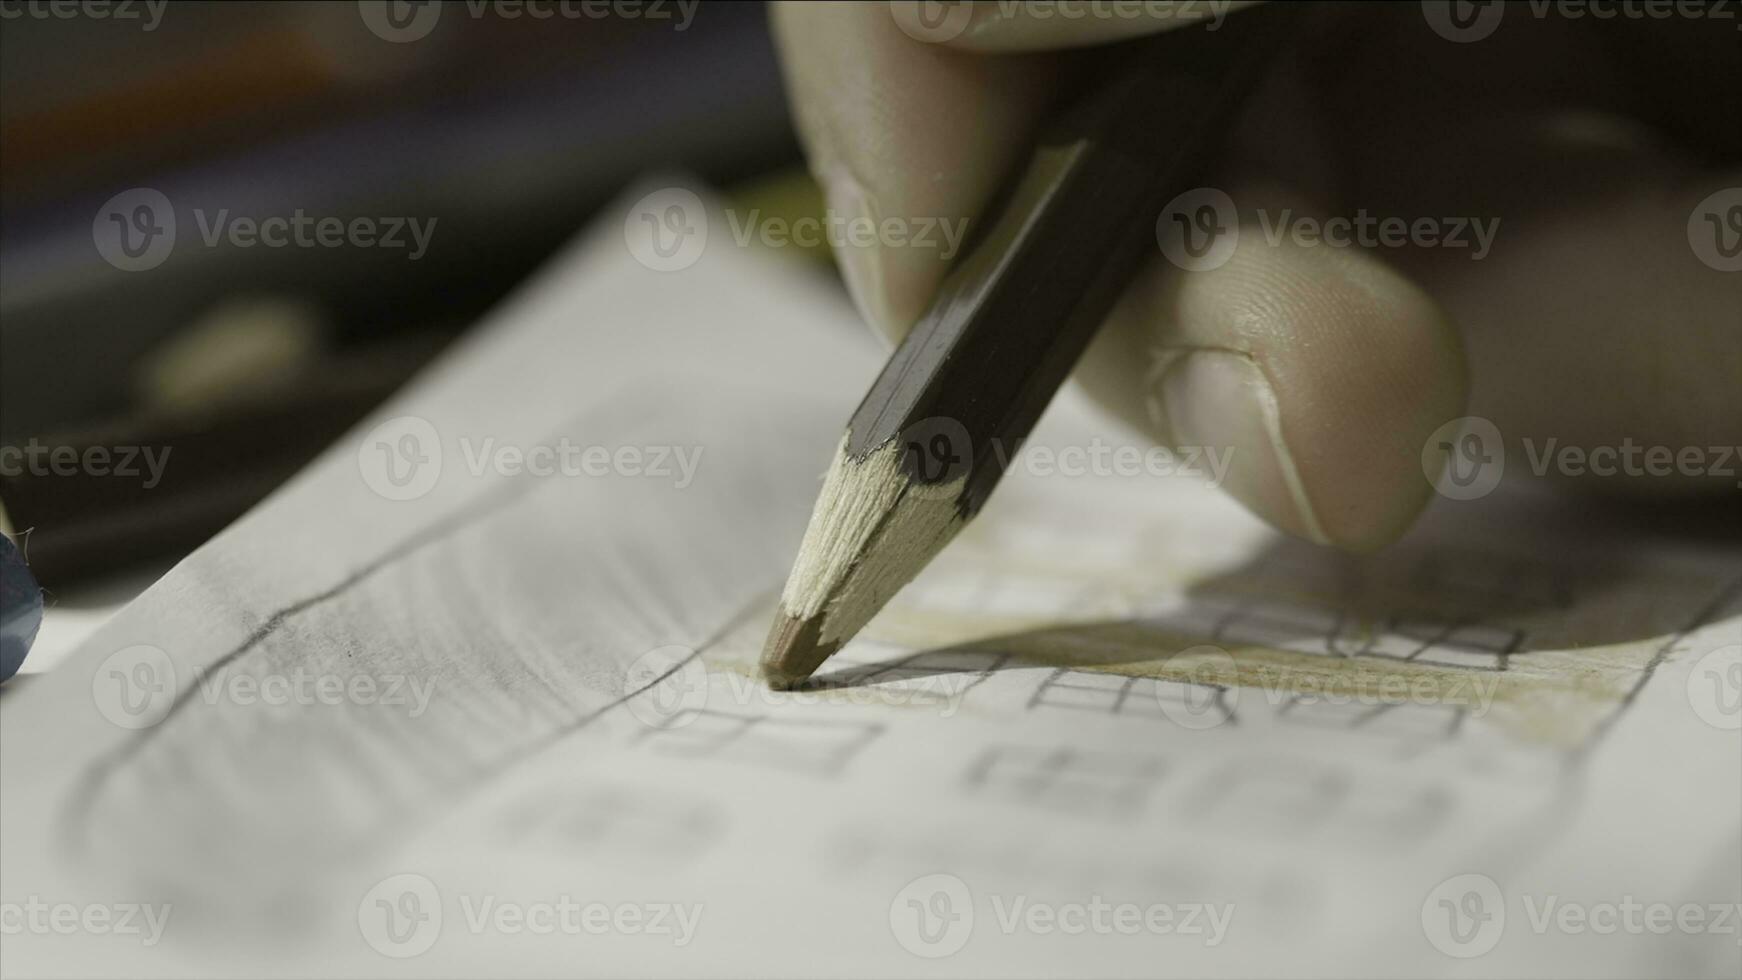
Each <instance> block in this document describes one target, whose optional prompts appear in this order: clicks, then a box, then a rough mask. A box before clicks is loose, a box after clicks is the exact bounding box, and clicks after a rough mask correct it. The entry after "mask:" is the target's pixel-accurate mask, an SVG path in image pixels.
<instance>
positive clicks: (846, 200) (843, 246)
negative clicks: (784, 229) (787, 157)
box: [823, 173, 900, 340]
mask: <svg viewBox="0 0 1742 980" xmlns="http://www.w3.org/2000/svg"><path fill="white" fill-rule="evenodd" d="M823 193H824V195H825V197H826V199H827V205H828V209H829V217H831V218H832V219H834V222H836V223H838V227H843V228H845V227H849V226H851V224H853V223H860V224H862V223H864V222H870V226H871V227H873V228H875V227H876V226H877V211H876V209H875V208H874V207H873V206H872V203H871V198H870V196H869V195H868V194H866V193H865V188H864V187H863V186H861V185H860V183H859V182H858V181H857V180H856V179H854V178H853V177H852V176H851V175H850V174H845V173H835V174H832V175H829V176H827V177H825V178H824V182H823ZM843 238H845V239H847V240H844V241H839V242H836V243H835V263H836V264H837V265H838V266H840V269H841V279H842V280H844V281H845V282H846V284H847V295H849V296H851V297H852V298H853V305H854V306H856V307H858V309H859V315H860V316H862V317H864V318H865V322H867V323H869V324H870V325H871V327H872V329H874V330H876V331H877V332H878V333H880V334H882V335H883V336H885V337H888V338H890V339H891V340H893V339H895V338H896V337H897V336H898V335H899V332H900V326H899V325H897V324H896V323H895V322H894V318H893V317H892V316H891V315H890V311H889V288H888V287H889V284H888V280H887V277H886V270H885V269H884V266H883V258H884V257H883V249H881V248H880V247H878V245H877V244H876V243H875V242H873V243H870V244H854V243H853V242H852V241H851V240H850V239H851V236H850V235H846V236H843Z"/></svg>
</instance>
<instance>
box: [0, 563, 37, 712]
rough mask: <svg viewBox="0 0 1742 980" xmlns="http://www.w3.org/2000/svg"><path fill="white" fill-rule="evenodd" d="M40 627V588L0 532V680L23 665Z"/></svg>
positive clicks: (4, 680)
mask: <svg viewBox="0 0 1742 980" xmlns="http://www.w3.org/2000/svg"><path fill="white" fill-rule="evenodd" d="M41 627H42V589H40V588H38V587H37V585H36V576H34V575H32V574H30V568H29V567H28V566H26V565H25V564H24V556H23V555H21V554H19V553H18V549H17V547H15V546H14V545H13V544H12V539H11V538H9V537H7V536H6V535H4V534H0V683H5V682H6V681H7V680H8V679H9V678H11V676H12V675H13V674H16V673H18V668H19V667H21V666H23V665H24V655H25V654H27V653H29V652H30V645H31V644H32V643H34V642H36V631H37V630H38V629H40V628H41Z"/></svg>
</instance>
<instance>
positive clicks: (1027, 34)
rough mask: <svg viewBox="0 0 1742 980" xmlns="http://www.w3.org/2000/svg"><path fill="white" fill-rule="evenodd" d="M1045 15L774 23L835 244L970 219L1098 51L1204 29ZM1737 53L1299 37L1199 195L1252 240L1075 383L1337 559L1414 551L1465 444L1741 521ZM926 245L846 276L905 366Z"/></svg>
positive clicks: (1171, 279) (868, 260) (938, 256)
mask: <svg viewBox="0 0 1742 980" xmlns="http://www.w3.org/2000/svg"><path fill="white" fill-rule="evenodd" d="M1058 6H1062V5H1044V9H1043V5H1036V4H1020V3H1019V4H1008V3H985V4H977V5H974V6H973V7H972V9H971V10H969V11H968V12H967V13H966V14H965V15H961V14H958V15H957V18H958V19H956V20H954V21H946V23H945V24H944V26H943V27H942V28H940V30H939V31H937V32H932V33H928V32H927V31H925V30H914V29H913V24H912V22H911V21H903V20H902V13H903V11H902V10H901V8H900V5H890V4H884V3H848V4H835V3H808V2H803V3H783V4H778V5H776V7H775V9H774V12H773V15H772V16H773V22H774V29H775V35H776V38H777V42H778V44H779V47H780V51H781V54H782V58H783V62H784V68H785V71H786V76H787V82H788V87H789V90H790V93H791V99H792V102H793V105H794V109H795V112H796V114H797V118H798V123H799V129H800V132H801V135H802V137H803V139H804V143H805V147H806V150H807V154H808V156H809V159H810V165H811V169H812V171H813V172H814V173H815V175H816V177H817V178H818V180H819V182H820V183H821V184H822V186H823V188H824V190H825V192H826V194H827V199H828V206H829V208H830V211H831V216H832V217H834V218H836V219H837V220H841V219H852V218H855V217H858V216H860V215H866V216H869V217H871V218H872V219H874V220H876V221H878V222H888V221H890V220H891V219H895V220H897V221H902V222H908V223H910V226H911V227H914V228H917V227H919V223H920V222H922V221H936V220H938V219H943V220H960V219H963V218H966V219H968V220H969V221H970V222H972V221H974V220H976V219H977V218H978V217H979V216H980V214H981V210H982V209H983V208H984V207H985V206H986V202H987V200H988V198H989V197H990V196H991V195H992V193H993V192H994V190H995V189H996V188H997V186H998V184H999V182H1000V181H1001V179H1002V178H1003V177H1004V175H1005V174H1006V173H1007V172H1009V171H1010V170H1011V169H1012V168H1013V167H1014V166H1016V165H1018V164H1019V163H1020V161H1021V159H1022V158H1023V156H1024V155H1025V153H1026V151H1027V149H1028V147H1029V144H1030V140H1031V138H1032V130H1033V127H1034V126H1035V124H1036V123H1037V121H1038V120H1039V119H1041V117H1043V116H1044V114H1045V113H1046V111H1047V110H1048V108H1049V94H1050V93H1051V92H1052V91H1054V89H1055V87H1056V83H1057V81H1058V80H1059V79H1060V78H1061V77H1062V76H1064V75H1065V74H1066V73H1068V72H1071V71H1073V70H1078V69H1079V68H1080V67H1081V66H1082V65H1084V64H1085V63H1093V62H1094V61H1095V58H1096V52H1095V51H1094V50H1093V46H1094V45H1096V44H1101V43H1105V42H1110V41H1116V40H1122V39H1125V38H1127V37H1131V36H1135V35H1137V34H1142V33H1149V32H1153V31H1159V30H1165V29H1168V28H1171V27H1177V26H1180V25H1181V24H1182V23H1186V22H1189V19H1188V18H1186V17H1182V16H1179V15H1181V14H1198V15H1202V17H1208V16H1211V15H1212V13H1213V12H1212V9H1211V8H1212V6H1214V5H1210V4H1179V5H1175V6H1174V7H1173V8H1172V9H1173V11H1174V12H1175V16H1173V17H1172V18H1157V17H1155V16H1138V17H1129V16H1127V17H1117V16H1084V17H1079V18H1071V19H1067V18H1063V17H1060V16H1059V15H1058V13H1057V9H1058ZM1097 7H1098V8H1099V9H1100V10H1101V11H1102V12H1103V13H1105V12H1106V11H1110V10H1113V9H1114V8H1113V7H1112V6H1111V5H1106V4H1101V5H1091V6H1090V7H1089V8H1088V9H1090V11H1091V13H1092V12H1093V10H1094V9H1095V8H1097ZM1079 9H1083V8H1081V7H1079ZM1158 9H1161V8H1158ZM1046 11H1051V12H1052V14H1051V16H1044V14H1045V12H1046ZM1222 13H1225V12H1222ZM1226 16H1233V17H1239V16H1243V15H1242V14H1241V13H1239V12H1233V13H1231V14H1226ZM1202 17H1200V18H1199V19H1202ZM904 26H905V27H907V28H908V30H904ZM1735 27H1736V25H1735V24H1734V23H1724V22H1712V23H1707V24H1697V23H1669V24H1665V23H1661V22H1652V23H1635V22H1625V21H1611V22H1602V23H1599V22H1596V21H1590V20H1585V21H1573V20H1567V19H1565V18H1563V17H1560V16H1559V15H1557V14H1554V13H1552V12H1551V13H1550V14H1549V15H1548V16H1547V17H1537V16H1534V15H1533V14H1532V13H1531V10H1530V8H1526V7H1523V6H1519V5H1509V6H1508V8H1507V11H1506V13H1505V22H1504V23H1502V24H1500V25H1499V26H1498V28H1497V29H1494V30H1493V32H1492V34H1491V35H1490V36H1488V37H1485V38H1482V39H1481V40H1479V41H1475V42H1473V43H1456V42H1455V41H1453V40H1450V39H1448V38H1447V37H1446V36H1443V34H1439V33H1436V29H1435V25H1433V24H1432V23H1430V21H1429V18H1428V17H1427V16H1425V14H1424V9H1423V8H1422V7H1421V6H1419V5H1416V4H1406V5H1381V4H1354V5H1349V7H1347V8H1336V7H1333V8H1331V9H1321V10H1317V11H1315V13H1314V16H1313V17H1312V18H1311V19H1310V20H1309V21H1308V22H1307V23H1306V24H1305V25H1304V26H1303V28H1302V32H1303V36H1302V37H1300V38H1299V39H1297V42H1296V45H1295V49H1294V51H1293V52H1292V55H1291V57H1289V58H1288V59H1286V63H1285V64H1281V65H1278V66H1276V68H1275V69H1274V71H1273V72H1272V74H1271V76H1270V77H1269V78H1268V79H1267V80H1266V81H1265V83H1264V84H1263V86H1262V87H1261V90H1260V91H1259V92H1258V93H1257V94H1256V95H1255V96H1254V98H1253V99H1252V100H1251V103H1250V104H1249V106H1248V109H1247V110H1246V111H1245V113H1244V114H1243V116H1242V119H1241V120H1240V123H1239V126H1238V127H1237V129H1236V132H1235V137H1234V140H1233V146H1234V150H1233V153H1232V158H1231V159H1230V160H1227V161H1225V163H1224V166H1223V168H1222V169H1221V170H1220V171H1219V172H1218V173H1217V174H1216V176H1215V177H1214V178H1213V179H1212V181H1211V183H1212V184H1213V185H1214V187H1215V188H1216V189H1217V190H1219V191H1220V192H1222V193H1224V194H1225V195H1226V199H1225V200H1226V202H1227V203H1229V204H1231V205H1232V207H1233V210H1234V211H1235V212H1236V213H1237V216H1238V217H1237V224H1238V228H1239V233H1238V237H1237V242H1236V243H1235V244H1234V245H1233V247H1232V249H1231V251H1225V254H1223V255H1214V254H1213V255H1212V259H1219V260H1221V261H1220V262H1219V264H1214V267H1213V268H1209V267H1204V265H1205V263H1194V261H1193V260H1192V259H1191V257H1190V256H1189V255H1174V256H1171V257H1170V255H1169V254H1167V253H1166V252H1164V251H1163V249H1162V248H1160V247H1158V248H1157V250H1156V254H1155V256H1154V258H1153V259H1152V260H1151V261H1150V262H1149V264H1148V267H1147V268H1146V269H1145V270H1144V271H1143V272H1142V273H1141V274H1140V275H1139V276H1138V277H1137V279H1136V281H1135V282H1134V283H1133V284H1132V286H1131V288H1130V289H1129V291H1128V292H1127V294H1126V295H1125V297H1124V299H1123V301H1122V302H1121V304H1120V306H1119V308H1118V309H1117V310H1116V311H1115V313H1114V314H1113V316H1112V322H1111V323H1109V324H1108V326H1107V328H1106V329H1104V330H1103V331H1102V333H1101V335H1100V336H1099V337H1098V338H1097V339H1096V341H1095V344H1094V345H1093V347H1092V348H1091V349H1090V351H1089V353H1088V354H1087V355H1086V356H1085V359H1084V362H1083V365H1082V366H1081V368H1080V369H1079V372H1078V377H1079V379H1080V380H1081V381H1083V382H1084V384H1085V385H1086V387H1087V390H1088V391H1089V392H1090V394H1091V395H1093V396H1094V397H1095V398H1096V399H1097V400H1098V401H1099V402H1100V403H1101V404H1103V405H1104V406H1105V407H1107V408H1108V409H1110V410H1111V411H1113V412H1114V413H1116V414H1117V415H1119V416H1121V417H1123V418H1124V419H1126V420H1128V421H1129V422H1131V423H1132V424H1133V425H1135V426H1136V427H1138V428H1139V429H1140V430H1141V431H1143V432H1144V433H1145V434H1147V435H1148V436H1149V437H1151V438H1154V439H1156V440H1158V441H1160V442H1162V443H1164V444H1167V445H1171V446H1204V447H1216V448H1217V449H1218V450H1220V449H1222V448H1231V449H1232V451H1233V454H1232V463H1231V466H1230V469H1229V473H1228V476H1227V479H1226V482H1225V484H1224V485H1225V487H1226V489H1227V490H1228V491H1229V492H1230V493H1232V494H1233V495H1234V496H1235V497H1237V498H1238V499H1239V500H1240V501H1241V502H1242V503H1244V504H1245V505H1246V506H1247V507H1249V508H1250V509H1252V510H1253V511H1254V512H1256V513H1257V514H1259V515H1260V516H1262V517H1263V518H1265V519H1266V520H1268V521H1270V522H1271V523H1272V524H1274V525H1276V526H1277V527H1279V528H1282V529H1283V530H1286V531H1289V532H1291V533H1294V534H1297V535H1301V536H1303V537H1307V538H1310V539H1313V540H1316V541H1320V542H1325V543H1331V544H1336V545H1340V546H1343V547H1347V548H1352V549H1369V548H1374V547H1378V546H1381V545H1383V544H1386V543H1388V542H1389V541H1391V540H1393V539H1394V538H1396V537H1397V536H1398V535H1399V534H1401V533H1402V532H1403V531H1404V530H1405V529H1407V527H1408V526H1409V524H1410V523H1411V522H1412V521H1413V520H1414V518H1415V516H1416V514H1417V513H1418V512H1419V511H1420V510H1421V508H1422V507H1423V505H1424V504H1425V503H1426V502H1427V500H1428V499H1429V498H1430V497H1431V496H1432V493H1433V489H1432V485H1431V484H1430V483H1429V482H1428V479H1427V478H1426V477H1425V476H1424V472H1423V462H1422V455H1423V449H1424V447H1425V446H1426V445H1427V444H1428V443H1429V440H1430V437H1434V435H1435V433H1436V430H1439V429H1440V428H1441V426H1442V425H1443V424H1444V423H1447V422H1449V421H1450V420H1453V419H1456V418H1458V417H1460V416H1462V415H1465V414H1472V415H1477V416H1481V417H1483V418H1485V419H1487V420H1489V421H1491V422H1492V423H1493V424H1494V426H1495V427H1496V428H1497V430H1498V432H1500V433H1501V434H1502V435H1503V437H1504V439H1505V443H1506V458H1507V460H1508V466H1507V469H1508V475H1509V476H1511V475H1514V474H1522V475H1523V476H1524V477H1525V478H1526V479H1538V478H1541V479H1559V478H1562V477H1569V478H1576V479H1577V480H1578V481H1579V482H1580V483H1581V485H1586V486H1589V485H1599V486H1602V487H1603V488H1605V489H1611V488H1613V489H1621V490H1631V491H1641V492H1644V493H1647V494H1682V493H1687V492H1715V493H1730V494H1737V493H1738V490H1737V487H1738V481H1742V460H1737V459H1735V458H1733V457H1732V458H1728V459H1726V458H1724V456H1725V454H1722V453H1719V452H1717V450H1718V449H1719V448H1720V447H1735V446H1736V445H1737V444H1738V443H1739V442H1742V273H1738V272H1736V271H1723V269H1724V268H1734V267H1735V262H1734V261H1731V260H1728V259H1726V258H1725V256H1726V254H1727V253H1728V251H1729V249H1731V248H1737V249H1742V170H1738V168H1737V166H1736V161H1737V159H1738V158H1739V156H1742V154H1739V153H1738V148H1737V146H1736V145H1735V144H1736V142H1737V140H1738V138H1739V133H1738V131H1736V129H1735V126H1736V120H1737V119H1738V118H1742V105H1738V104H1737V103H1738V99H1737V93H1738V92H1742V78H1738V77H1736V73H1737V71H1738V68H1739V66H1742V58H1737V57H1736V52H1737V50H1738V48H1739V47H1742V39H1739V35H1737V34H1736V33H1735ZM939 34H949V35H951V36H949V37H946V38H943V39H941V40H924V39H921V38H930V37H937V36H938V35H939ZM913 35H919V36H918V37H916V36H913ZM1726 102H1727V103H1728V104H1724V103H1726ZM1713 161H1723V162H1724V165H1716V164H1714V162H1713ZM1726 189H1728V190H1726ZM1714 194H1717V195H1719V196H1718V197H1717V198H1716V199H1715V200H1711V198H1712V195H1714ZM1726 194H1727V195H1728V196H1725V195H1726ZM1217 200H1221V199H1217ZM1702 202H1705V203H1704V205H1702ZM1702 206H1704V207H1705V209H1706V210H1707V211H1709V212H1710V213H1711V215H1712V218H1711V220H1710V222H1709V224H1710V225H1711V228H1710V230H1709V232H1710V234H1712V235H1714V236H1716V237H1714V238H1713V239H1711V240H1709V241H1708V242H1707V243H1705V246H1704V249H1705V250H1704V251H1703V252H1702V251H1701V250H1700V248H1699V247H1697V246H1696V244H1695V243H1696V238H1697V234H1703V233H1706V228H1705V226H1704V225H1702V224H1701V222H1700V221H1699V217H1698V214H1697V212H1698V211H1699V210H1700V209H1701V208H1702ZM1229 217H1230V220H1229V222H1228V224H1229V225H1233V224H1235V221H1234V220H1232V219H1233V217H1234V216H1233V215H1230V216H1229ZM1336 217H1342V218H1344V219H1349V221H1347V222H1346V223H1342V224H1338V223H1331V224H1326V223H1324V222H1326V219H1331V218H1336ZM1354 219H1361V220H1363V221H1365V222H1366V231H1365V232H1362V231H1361V226H1360V225H1358V224H1355V223H1354ZM1726 219H1732V220H1733V221H1734V222H1735V224H1736V227H1734V228H1731V227H1730V226H1729V225H1728V224H1726ZM1381 221H1385V222H1386V224H1384V225H1381V224H1379V222H1381ZM1382 235H1383V236H1384V237H1381V236H1382ZM1725 236H1728V237H1727V238H1726V237H1725ZM925 237H926V240H927V241H929V242H932V243H933V244H932V246H930V247H921V246H919V245H917V244H905V245H897V244H894V243H893V240H888V242H887V243H885V244H870V245H846V246H844V247H841V248H840V249H839V251H838V261H839V263H840V265H841V269H842V273H843V277H844V278H845V280H846V282H847V285H848V288H849V291H850V292H851V293H852V295H853V299H854V301H855V303H856V304H857V305H858V308H859V310H860V311H861V312H862V313H863V315H864V316H865V318H866V319H867V320H868V321H870V323H871V324H872V325H873V326H874V327H875V328H876V329H878V330H879V331H880V332H882V333H883V334H884V335H886V336H887V337H889V338H891V339H892V340H895V339H899V338H900V337H901V336H902V335H903V334H904V333H905V332H906V331H907V330H908V329H910V328H911V327H912V325H913V323H914V321H915V320H916V319H917V318H918V317H919V316H920V314H921V313H922V312H923V311H924V310H925V308H926V306H927V304H928V303H929V302H930V300H931V297H932V294H933V293H934V291H935V290H936V288H937V285H938V282H939V280H940V279H941V278H942V277H943V275H944V273H945V272H946V271H947V269H948V267H949V264H950V262H949V260H950V259H951V258H953V256H950V255H948V254H946V252H947V249H945V248H939V247H936V246H938V245H942V244H943V239H942V236H925ZM1230 237H1232V236H1230ZM1350 239H1354V240H1353V241H1351V240H1350ZM1713 245H1718V246H1721V248H1720V249H1717V250H1714V248H1713ZM1175 259H1181V260H1182V261H1180V262H1176V261H1175ZM1726 263H1728V264H1726ZM1212 264H1213V263H1212ZM1182 265H1185V266H1188V267H1191V268H1190V269H1189V270H1188V268H1182V267H1181V266H1182ZM1466 406H1467V407H1466ZM1629 446H1631V447H1633V449H1632V459H1633V460H1634V463H1633V464H1632V465H1629V464H1628V463H1627V462H1626V460H1627V458H1628V456H1627V454H1628V453H1629V449H1628V447H1629ZM1653 447H1665V448H1664V449H1663V452H1667V453H1670V454H1672V455H1673V454H1676V453H1680V456H1679V457H1675V459H1676V461H1675V462H1674V463H1673V464H1671V466H1670V468H1669V471H1668V472H1665V471H1664V470H1663V468H1662V467H1659V466H1653V467H1652V468H1651V469H1650V470H1647V469H1645V462H1646V460H1647V458H1648V457H1647V456H1646V455H1645V454H1646V453H1647V452H1649V451H1652V449H1653ZM1569 448H1574V449H1579V450H1582V451H1583V455H1580V456H1579V457H1576V458H1575V457H1573V456H1569V455H1567V453H1566V450H1568V449H1569ZM1605 448H1606V449H1607V454H1605V453H1603V452H1599V453H1595V454H1592V453H1591V451H1592V450H1596V449H1605ZM1696 455H1698V457H1699V461H1698V462H1696V461H1695V456H1696ZM1610 459H1613V463H1612V464H1610V465H1599V466H1598V471H1599V472H1597V473H1593V472H1592V470H1591V464H1598V463H1600V462H1601V461H1606V460H1610ZM1649 459H1650V460H1652V461H1654V462H1657V461H1661V457H1660V456H1659V455H1657V454H1655V453H1654V454H1653V455H1651V456H1649ZM1577 460H1582V461H1583V462H1582V463H1580V464H1579V465H1575V462H1576V461H1577ZM1726 464H1727V466H1726ZM1539 469H1540V470H1541V472H1540V473H1538V472H1537V471H1538V470H1539ZM1605 469H1607V470H1610V471H1612V472H1610V473H1609V474H1608V475H1602V473H1601V471H1602V470H1605ZM1726 469H1727V470H1728V472H1727V474H1726V473H1725V472H1724V471H1725V470H1726Z"/></svg>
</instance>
